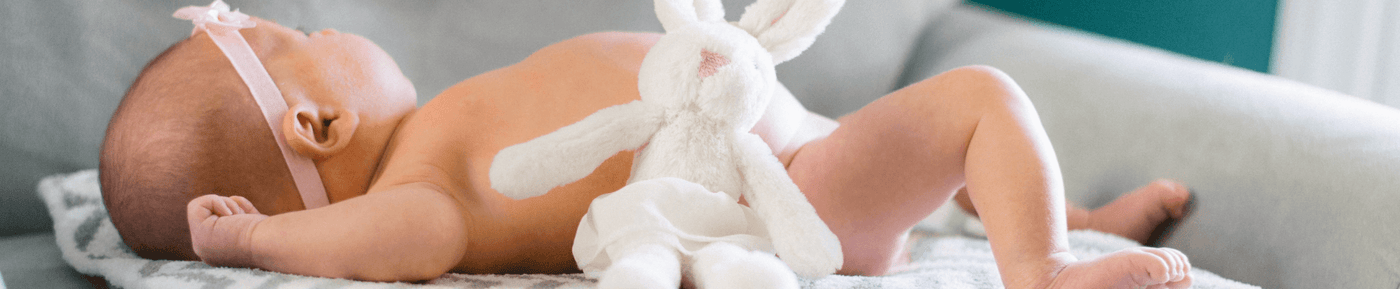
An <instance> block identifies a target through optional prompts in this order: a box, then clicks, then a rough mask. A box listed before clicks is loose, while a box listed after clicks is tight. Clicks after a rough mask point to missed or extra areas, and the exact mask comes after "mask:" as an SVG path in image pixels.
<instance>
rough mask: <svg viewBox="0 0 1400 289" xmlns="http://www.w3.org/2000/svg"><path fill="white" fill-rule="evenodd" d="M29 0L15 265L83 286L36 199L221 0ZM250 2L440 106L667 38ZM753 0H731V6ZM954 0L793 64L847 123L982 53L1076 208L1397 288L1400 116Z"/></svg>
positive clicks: (541, 22)
mask: <svg viewBox="0 0 1400 289" xmlns="http://www.w3.org/2000/svg"><path fill="white" fill-rule="evenodd" d="M179 2H181V3H179V4H171V3H168V2H167V1H76V0H52V1H50V0H15V1H6V2H5V3H3V4H0V12H3V13H0V15H6V18H5V20H4V21H6V25H5V27H4V28H3V29H4V30H3V31H4V34H3V37H4V39H5V41H3V42H0V55H4V59H5V62H4V64H3V65H4V69H0V164H4V165H3V166H0V276H2V277H0V278H3V279H4V284H5V285H7V286H9V288H31V287H42V288H61V287H88V286H91V285H90V283H89V282H93V283H96V284H98V285H102V284H104V283H103V281H102V280H101V279H100V278H84V277H83V276H82V275H80V274H78V273H77V272H74V271H73V270H72V269H71V268H68V267H67V265H66V264H65V263H64V261H63V260H62V259H61V258H60V257H59V253H58V249H57V247H56V246H55V244H54V242H53V235H52V233H50V231H51V229H52V227H51V226H52V223H51V221H50V220H49V218H48V215H47V213H46V212H45V210H44V205H43V203H42V202H41V201H40V200H39V199H38V197H37V195H36V194H35V184H36V182H37V181H38V180H39V178H41V177H42V176H45V175H50V174H55V173H64V172H71V171H77V170H80V169H86V168H94V167H96V165H97V152H98V146H99V144H100V143H101V139H102V136H103V130H104V129H105V127H106V122H107V119H108V118H109V117H110V114H111V112H112V110H113V109H114V108H115V106H116V103H117V102H118V101H119V99H120V97H121V95H122V93H123V91H124V90H125V89H126V87H127V85H128V84H129V83H130V81H131V80H132V79H133V78H134V76H135V74H136V72H137V70H138V69H140V67H141V66H142V65H144V64H145V62H146V61H148V60H149V59H150V58H152V57H154V56H155V55H156V54H157V53H159V52H160V51H161V50H162V49H164V48H165V47H166V46H168V45H169V44H170V43H173V42H175V41H177V40H179V39H180V38H182V37H184V36H185V35H187V34H188V33H189V29H190V26H189V24H188V23H184V22H181V21H178V20H174V19H171V18H169V15H170V13H171V12H173V11H174V9H176V8H178V7H179V6H184V5H204V4H207V1H203V0H198V1H179ZM478 2H482V1H470V2H468V1H368V0H357V1H315V0H306V1H275V2H274V1H253V2H252V3H243V2H242V1H237V2H234V3H232V5H234V6H235V7H239V8H241V9H242V10H243V11H245V12H248V13H249V14H252V15H257V16H261V17H264V18H268V19H273V20H276V21H278V22H280V23H283V24H285V25H287V26H289V27H298V26H300V27H304V28H306V29H308V30H314V29H321V28H336V29H339V30H341V31H346V32H352V33H357V34H361V35H364V36H366V37H367V38H369V39H371V40H374V41H375V42H377V43H378V44H379V45H381V46H382V47H383V48H384V49H385V50H386V51H388V52H389V54H391V55H392V56H394V57H395V59H396V60H397V61H398V63H399V65H400V66H401V67H402V68H403V69H404V72H405V74H407V75H408V77H409V78H410V79H412V80H413V81H414V83H415V85H416V86H417V88H418V91H419V93H420V95H419V102H420V103H422V102H425V101H427V100H428V99H430V98H431V97H432V96H433V95H435V94H436V93H437V92H439V91H441V90H442V89H444V88H446V87H447V86H449V85H452V84H454V83H456V82H457V81H460V80H462V79H465V78H467V77H470V76H472V75H476V74H479V73H482V72H485V71H488V70H491V69H494V68H498V67H501V66H505V65H509V64H511V63H514V62H516V61H519V60H520V59H522V58H524V57H525V56H526V55H528V54H529V53H530V52H531V51H534V50H536V49H538V48H540V47H543V46H545V45H547V44H549V43H553V42H556V41H559V40H562V39H566V38H568V37H571V36H575V35H579V34H583V33H588V32H595V31H606V30H642V31H659V30H660V26H659V24H657V22H656V20H655V17H654V14H652V13H651V1H644V0H630V1H622V0H580V1H567V2H559V1H557V2H556V3H540V1H490V3H478ZM747 2H750V1H725V3H726V8H727V10H728V13H729V15H730V17H736V16H737V15H738V14H740V13H741V11H742V7H743V5H745V4H747ZM945 3H948V1H944V0H935V1H914V0H909V1H851V2H850V3H848V4H847V7H846V8H845V9H843V10H842V12H841V14H839V15H838V16H837V18H836V19H835V20H834V21H833V23H832V24H831V26H830V28H829V29H828V31H827V33H826V34H825V35H823V36H822V37H821V38H819V39H818V42H817V43H816V44H815V45H814V46H813V47H812V49H811V50H809V51H807V52H806V53H804V54H803V55H802V56H800V57H798V58H797V59H795V60H794V61H792V62H789V63H785V64H783V65H781V66H779V68H778V74H779V78H780V79H781V80H782V81H783V82H784V83H785V84H786V85H787V86H788V87H790V88H791V89H792V90H793V92H794V94H796V95H798V97H799V98H800V99H801V100H802V101H803V102H804V104H806V105H807V106H808V107H809V108H810V109H812V110H814V111H816V112H819V113H822V114H826V115H829V116H840V115H842V114H845V113H848V112H850V111H853V110H855V109H857V108H859V107H860V106H861V105H863V104H864V103H866V102H869V101H870V100H873V99H875V98H878V97H879V96H881V95H883V94H884V93H886V92H888V91H890V90H893V89H896V88H898V87H901V86H903V85H906V84H908V83H911V82H914V81H918V80H920V79H923V78H926V77H929V76H932V75H934V74H936V73H938V72H940V71H945V70H948V69H951V68H954V67H958V66H962V65H970V64H989V65H992V66H996V67H998V68H1001V69H1003V70H1005V71H1006V72H1007V73H1008V74H1010V75H1011V76H1012V77H1013V78H1015V79H1016V80H1017V81H1018V82H1019V83H1020V84H1021V85H1022V86H1023V88H1024V89H1025V90H1026V91H1027V93H1029V94H1030V96H1031V98H1032V100H1033V101H1034V103H1035V104H1036V106H1037V109H1038V111H1039V112H1040V115H1041V117H1042V119H1043V121H1044V124H1045V126H1046V128H1047V130H1048V131H1049V134H1050V137H1051V139H1052V141H1053V142H1054V145H1055V148H1056V152H1057V154H1058V155H1059V158H1060V161H1061V164H1062V167H1063V171H1064V174H1065V182H1066V186H1067V190H1068V194H1069V196H1068V197H1069V199H1070V201H1071V202H1075V203H1079V204H1082V205H1085V206H1089V207H1095V206H1098V205H1102V204H1103V203H1106V202H1107V201H1109V200H1111V199H1113V198H1114V197H1115V196H1116V194H1117V193H1121V192H1125V191H1128V190H1130V189H1132V188H1134V187H1136V186H1138V185H1141V184H1144V183H1146V182H1147V181H1150V180H1152V179H1155V178H1163V177H1165V178H1175V179H1178V180H1181V181H1183V182H1185V183H1186V184H1188V185H1190V186H1192V187H1193V188H1194V191H1195V194H1196V196H1197V198H1198V202H1197V205H1198V207H1197V210H1196V212H1195V214H1194V215H1193V216H1192V217H1191V218H1190V219H1188V220H1187V221H1186V222H1184V223H1182V225H1181V227H1180V228H1179V229H1178V231H1177V233H1176V234H1175V235H1173V236H1172V237H1171V238H1170V239H1168V240H1167V242H1166V244H1165V245H1167V246H1170V247H1175V248H1179V249H1181V250H1182V251H1184V252H1186V253H1187V254H1188V255H1189V256H1191V258H1192V261H1193V263H1194V264H1195V265H1196V266H1198V267H1201V268H1205V269H1207V270H1210V271H1212V272H1215V273H1218V274H1220V275H1221V276H1224V277H1226V278H1230V279H1234V280H1238V281H1242V282H1246V283H1251V284H1255V285H1260V286H1263V287H1265V288H1395V287H1396V285H1397V284H1400V246H1396V245H1394V240H1396V238H1397V237H1400V226H1395V225H1393V224H1400V213H1397V210H1395V209H1394V208H1397V207H1400V194H1397V192H1400V111H1397V110H1395V109H1391V108H1387V107H1383V106H1380V105H1376V104H1373V103H1369V102H1365V101H1362V100H1357V99H1354V98H1350V97H1348V96H1344V95H1338V94H1336V93H1332V92H1329V91H1324V90H1321V89H1317V88H1313V87H1309V86H1306V85H1301V84H1298V83H1294V82H1290V81H1286V80H1282V79H1279V78H1276V77H1272V76H1267V75H1262V74H1258V73H1253V72H1249V71H1244V70H1240V69H1235V68H1230V67H1225V66H1222V65H1218V64H1213V63H1206V62H1202V61H1198V60H1193V59H1189V58H1186V57H1182V56H1178V55H1174V54H1170V53H1166V52H1162V51H1159V50H1155V49H1150V48H1145V47H1142V46H1139V45H1134V44H1129V43H1124V42H1121V41H1116V40H1111V39H1106V38H1103V37H1098V36H1093V35H1088V34H1085V33H1082V32H1076V31H1072V30H1068V29H1064V28H1059V27H1055V26H1052V25H1045V24H1038V23H1034V22H1029V21H1025V20H1019V19H1015V18H1013V17H1008V16H1003V15H1000V14H997V13H993V12H988V11H986V9H984V8H979V7H976V6H967V5H959V6H956V7H952V8H948V6H949V5H947V4H945Z"/></svg>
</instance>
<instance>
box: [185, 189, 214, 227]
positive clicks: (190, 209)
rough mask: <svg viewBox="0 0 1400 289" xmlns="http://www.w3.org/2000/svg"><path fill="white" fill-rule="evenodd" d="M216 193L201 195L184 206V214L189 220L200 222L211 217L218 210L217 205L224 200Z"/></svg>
mask: <svg viewBox="0 0 1400 289" xmlns="http://www.w3.org/2000/svg"><path fill="white" fill-rule="evenodd" d="M220 198H221V197H219V196H217V195H203V196H200V197H198V198H195V199H194V200H190V203H189V204H188V205H186V206H185V215H186V217H188V218H189V220H190V222H202V221H204V220H205V219H209V217H213V216H214V214H215V213H216V212H217V211H218V207H219V206H220V205H222V204H223V203H224V202H223V200H220Z"/></svg>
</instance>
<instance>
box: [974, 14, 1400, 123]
mask: <svg viewBox="0 0 1400 289" xmlns="http://www.w3.org/2000/svg"><path fill="white" fill-rule="evenodd" d="M968 2H970V3H976V4H980V5H984V6H987V7H990V8H993V9H997V10H1002V11H1005V12H1009V13H1013V14H1017V15H1020V16H1021V17H1024V18H1028V19H1034V20H1039V21H1044V22H1049V23H1054V24H1059V25H1064V26H1069V27H1073V28H1077V29H1082V30H1085V31H1089V32H1093V33H1098V34H1102V35H1106V36H1110V37H1115V38H1120V39H1124V40H1128V41H1132V42H1136V43H1141V44H1145V45H1149V46H1154V47H1157V48H1162V49H1166V50H1169V51H1172V52H1176V53H1181V54H1185V55H1188V56H1192V57H1196V58H1200V59H1204V60H1209V61H1215V62H1220V63H1224V64H1228V65H1233V66H1236V67H1240V68H1244V69H1249V70H1254V71H1258V72H1263V73H1270V74H1275V75H1279V76H1283V77H1285V78H1290V79H1293V80H1298V81H1302V82H1305V83H1308V84H1313V85H1317V86H1321V87H1324V88H1328V89H1332V90H1336V91H1340V92H1343V93H1346V94H1350V95H1354V96H1357V97H1361V98H1366V99H1370V100H1372V101H1375V102H1379V103H1382V104H1386V105H1389V106H1392V107H1400V82H1397V81H1396V80H1400V1H1395V0H1172V1H1162V0H1137V1H1122V0H969V1H968Z"/></svg>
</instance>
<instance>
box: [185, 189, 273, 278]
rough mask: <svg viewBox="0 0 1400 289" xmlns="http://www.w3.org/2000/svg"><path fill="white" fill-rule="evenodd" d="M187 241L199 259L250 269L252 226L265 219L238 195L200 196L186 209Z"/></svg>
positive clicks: (210, 262)
mask: <svg viewBox="0 0 1400 289" xmlns="http://www.w3.org/2000/svg"><path fill="white" fill-rule="evenodd" d="M186 214H187V215H186V216H187V218H188V219H189V223H190V242H191V243H192V245H193V246H194V253H195V255H199V259H200V260H201V261H204V263H208V264H209V265H214V266H229V267H252V266H253V265H254V264H253V261H254V260H253V257H252V252H251V250H250V249H251V242H250V241H251V238H252V231H253V226H254V225H256V224H257V223H258V222H259V221H262V220H263V219H266V218H267V215H263V214H260V213H258V209H257V208H254V207H253V203H252V202H249V201H248V199H245V198H243V197H240V196H233V197H223V196H218V195H204V196H201V197H198V198H195V199H194V200H191V201H190V203H189V205H187V206H186Z"/></svg>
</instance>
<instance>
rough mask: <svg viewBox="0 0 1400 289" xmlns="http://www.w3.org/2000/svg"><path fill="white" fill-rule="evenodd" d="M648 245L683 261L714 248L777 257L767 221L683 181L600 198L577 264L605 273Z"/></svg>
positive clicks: (649, 183)
mask: <svg viewBox="0 0 1400 289" xmlns="http://www.w3.org/2000/svg"><path fill="white" fill-rule="evenodd" d="M649 242H657V243H662V244H665V245H669V246H671V247H672V248H675V249H676V250H677V251H678V252H680V253H681V254H684V255H690V254H691V253H692V252H694V251H697V250H700V248H702V247H704V246H705V245H708V244H710V243H713V242H728V243H732V244H735V245H738V246H740V247H743V248H745V249H748V250H757V251H763V252H769V253H771V252H773V249H772V242H771V241H770V240H769V238H768V230H767V228H766V227H765V226H764V224H763V221H762V220H761V219H759V218H758V215H756V214H755V213H754V212H753V209H750V208H749V207H747V206H744V205H740V204H739V202H738V200H735V199H734V198H732V197H730V196H729V195H728V194H725V193H723V192H710V191H709V190H707V189H705V188H704V187H702V186H700V185H699V184H695V183H692V182H689V181H686V180H682V179H678V178H657V179H651V180H644V181H639V182H636V183H632V184H629V185H627V186H626V187H623V188H622V189H620V190H618V191H616V192H613V193H609V194H604V195H602V196H599V197H598V198H596V199H594V200H593V203H592V204H591V205H589V207H588V213H587V214H585V215H584V216H583V220H582V221H581V222H580V223H579V229H578V234H577V235H575V236H574V248H573V249H574V259H575V260H577V261H578V265H579V269H582V270H583V271H584V272H586V273H590V274H593V273H600V272H602V271H604V270H606V269H607V268H608V266H609V265H611V264H612V261H613V260H616V259H617V258H620V257H621V254H625V253H627V249H628V248H633V247H634V246H635V245H638V244H642V243H649Z"/></svg>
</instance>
